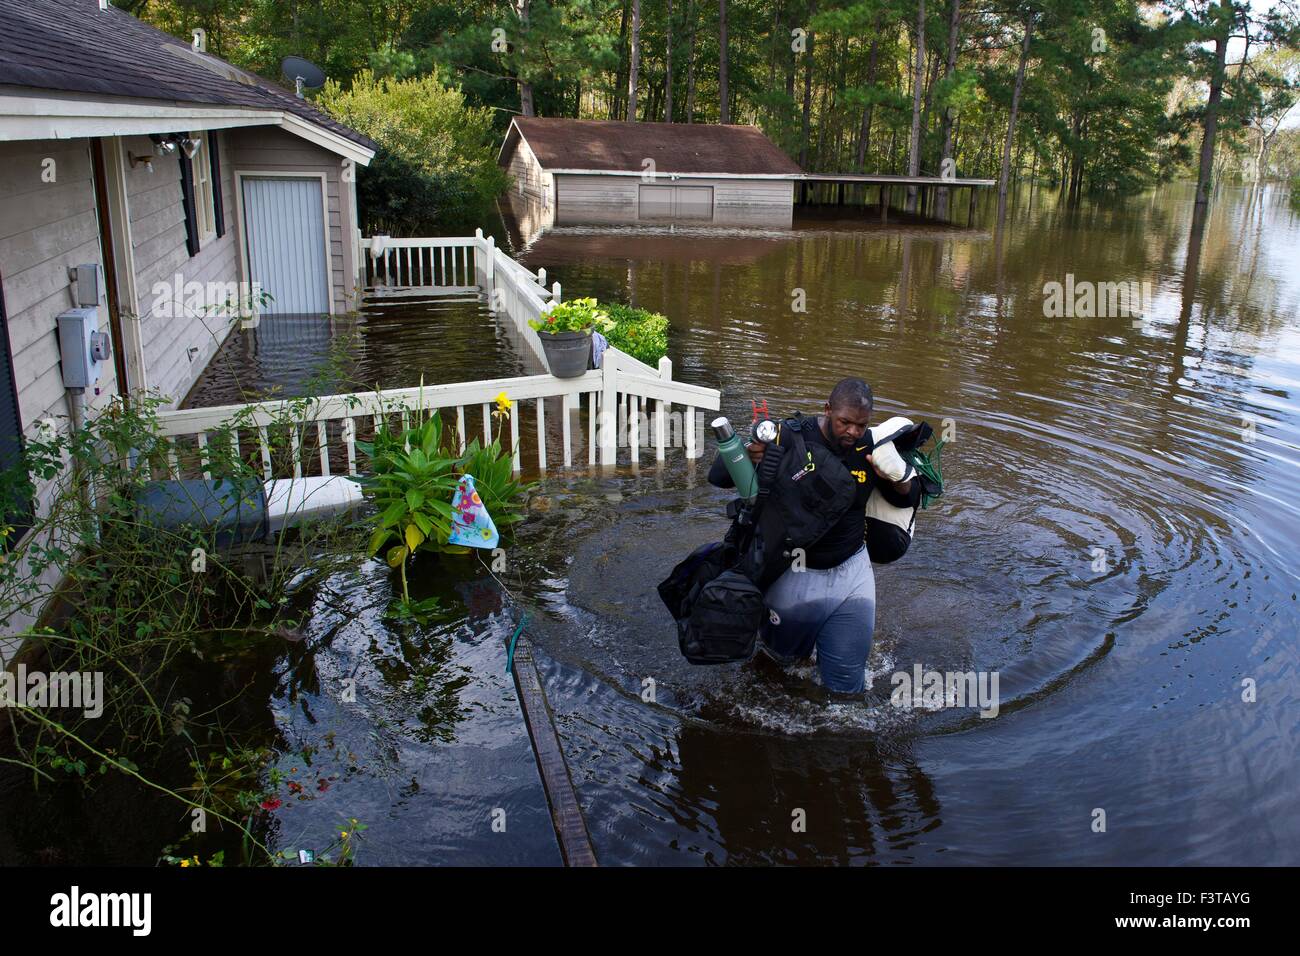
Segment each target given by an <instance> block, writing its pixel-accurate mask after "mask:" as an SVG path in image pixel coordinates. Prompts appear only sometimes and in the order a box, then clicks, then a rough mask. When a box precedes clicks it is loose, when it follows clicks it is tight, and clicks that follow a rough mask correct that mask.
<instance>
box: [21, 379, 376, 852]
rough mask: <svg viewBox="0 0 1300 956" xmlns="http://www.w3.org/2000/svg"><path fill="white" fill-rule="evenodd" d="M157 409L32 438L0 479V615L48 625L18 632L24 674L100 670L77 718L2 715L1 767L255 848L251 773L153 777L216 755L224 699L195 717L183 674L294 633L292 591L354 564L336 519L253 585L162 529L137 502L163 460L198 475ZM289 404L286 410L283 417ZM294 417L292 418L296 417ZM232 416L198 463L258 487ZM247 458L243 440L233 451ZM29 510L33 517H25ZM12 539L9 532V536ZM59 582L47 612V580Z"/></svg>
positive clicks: (125, 407) (193, 533)
mask: <svg viewBox="0 0 1300 956" xmlns="http://www.w3.org/2000/svg"><path fill="white" fill-rule="evenodd" d="M161 401H162V400H161V399H158V398H156V397H144V396H132V398H131V399H130V400H129V401H128V400H124V399H121V398H118V399H114V401H113V402H112V404H111V405H110V406H109V407H108V408H107V409H104V410H102V411H99V412H98V413H97V414H95V415H94V416H92V417H91V418H90V419H89V420H88V421H87V422H86V423H85V424H84V425H83V426H82V427H80V428H76V429H67V428H56V429H54V430H53V431H50V432H48V433H40V432H38V433H36V434H33V435H30V436H29V437H28V439H27V440H26V441H25V442H24V444H23V447H22V449H21V452H20V457H19V460H18V462H17V463H16V464H15V465H14V466H13V467H11V468H9V469H6V470H5V471H4V472H2V473H0V513H6V514H15V513H22V512H24V509H25V513H26V516H27V520H26V521H25V522H24V523H25V524H26V527H22V526H21V525H20V526H19V527H17V528H16V529H13V530H11V533H10V534H9V536H8V538H9V540H8V542H7V545H6V547H5V552H4V554H3V560H0V609H2V610H0V619H4V620H7V621H9V622H11V623H12V621H13V619H14V617H15V616H18V615H21V616H23V617H28V618H30V617H34V616H35V615H36V613H37V612H38V611H39V610H40V609H41V608H42V607H43V606H46V605H47V604H48V607H47V610H46V620H47V621H48V624H47V625H45V626H42V627H40V628H38V629H34V630H31V631H29V632H27V633H25V634H23V635H22V636H25V637H28V638H30V640H29V641H28V642H27V644H26V646H25V648H24V650H23V654H25V655H28V660H29V666H31V662H33V661H34V662H37V663H36V669H39V670H43V671H46V672H65V673H74V672H75V673H80V674H99V675H100V677H101V678H102V698H101V699H100V700H99V702H98V709H99V710H100V711H101V713H99V714H92V713H89V712H87V711H86V709H84V708H79V707H76V706H73V707H28V708H5V707H0V728H2V731H0V732H3V733H4V734H5V736H6V738H7V739H9V740H11V741H12V748H11V751H10V752H11V753H12V754H13V757H12V758H6V762H8V763H18V764H20V765H25V766H28V767H30V768H31V770H32V773H33V780H34V781H43V782H46V783H56V782H58V781H74V782H76V784H77V785H78V786H81V787H85V788H86V789H87V790H93V789H95V788H97V787H99V786H101V785H102V782H103V781H104V780H105V778H109V777H112V778H114V779H120V777H123V776H125V777H129V778H132V779H133V780H134V781H135V783H137V784H140V785H143V786H144V787H146V788H149V789H152V790H155V791H161V792H162V793H164V794H166V795H168V796H169V797H172V798H174V799H176V800H178V801H180V802H181V803H183V804H185V805H186V807H188V808H192V809H202V810H204V811H205V812H206V813H207V815H208V816H209V817H210V818H211V819H212V821H213V825H214V826H215V825H216V822H217V821H222V822H224V823H226V824H228V825H229V826H231V827H232V828H233V829H234V830H235V831H236V832H240V831H242V832H243V834H244V835H245V837H246V839H247V841H248V845H249V846H250V847H252V846H258V847H260V844H258V843H257V841H256V839H255V838H254V837H253V835H252V832H251V829H250V824H249V823H248V822H241V820H243V821H247V816H246V812H245V811H246V809H247V804H248V800H247V797H248V795H249V794H250V793H253V792H256V789H257V782H256V777H255V773H254V772H252V771H241V772H234V771H229V770H227V771H226V772H224V773H223V774H221V775H220V778H217V777H213V778H210V779H211V781H212V785H211V786H205V787H203V788H200V789H195V790H193V791H192V793H193V795H192V796H189V795H186V793H185V792H183V788H182V789H181V790H178V789H175V788H174V787H169V786H167V785H166V784H165V783H164V782H160V781H161V780H165V779H166V778H167V775H168V774H169V773H171V772H172V770H173V769H174V768H175V766H176V764H177V757H178V756H184V755H185V754H186V753H187V752H188V753H189V754H190V755H191V757H190V762H191V764H197V765H203V766H208V765H210V764H211V760H210V759H209V758H207V757H205V756H204V754H207V753H209V751H210V750H212V749H213V748H215V749H216V750H217V751H218V752H223V751H224V750H225V748H226V743H225V741H226V740H227V726H228V724H227V721H228V720H230V719H231V718H230V717H229V716H228V713H229V712H230V711H235V712H237V711H238V707H236V706H235V700H237V699H238V696H239V694H238V692H236V693H235V694H234V695H233V696H232V698H231V700H229V701H225V702H224V703H217V704H216V705H215V706H206V705H205V706H204V707H203V708H202V711H201V712H200V713H195V712H193V710H194V708H193V707H192V701H191V700H190V699H189V698H187V697H183V696H181V695H180V692H179V687H180V686H181V680H182V676H183V675H186V674H190V673H193V672H194V671H195V670H196V669H198V668H199V667H200V666H201V665H203V664H204V663H205V662H206V661H207V657H206V654H207V653H208V652H209V650H210V649H211V648H212V646H213V644H214V643H216V640H215V638H214V635H216V634H240V635H245V636H246V637H247V638H248V641H249V643H257V642H261V643H265V642H267V641H268V640H269V639H270V638H271V635H272V634H273V633H275V632H277V631H281V630H285V629H290V628H293V627H296V624H297V620H296V617H295V616H294V613H293V611H292V608H291V604H290V593H291V592H290V581H291V580H293V581H295V582H297V583H298V584H303V585H305V586H308V587H310V586H311V584H310V583H311V582H313V581H317V580H319V579H320V577H321V576H323V575H326V574H329V573H332V572H334V571H337V570H339V568H341V567H346V566H350V565H352V564H354V563H355V561H354V559H353V554H354V553H355V552H356V550H358V548H357V546H356V544H354V543H353V542H352V536H351V534H350V533H349V532H348V531H347V530H346V529H345V528H343V527H342V526H340V525H337V524H335V523H332V522H320V523H314V524H313V525H312V527H311V528H310V529H308V530H306V531H303V532H293V533H292V534H293V536H294V537H293V542H292V543H290V541H289V539H288V536H287V535H280V536H279V537H277V538H276V539H273V540H272V541H270V542H268V543H267V544H266V546H265V548H264V549H263V550H262V551H261V552H260V557H261V558H263V559H265V560H264V562H263V567H264V570H265V573H264V574H261V573H257V574H255V573H254V572H253V571H251V570H250V569H248V568H246V567H245V566H244V565H243V563H242V562H241V561H238V560H232V559H231V558H230V557H229V556H228V555H227V554H226V553H225V552H224V551H223V549H222V548H221V547H219V546H218V542H217V541H216V537H215V536H216V533H217V532H216V531H215V530H214V529H209V528H206V527H187V526H181V527H179V528H165V527H161V526H159V525H158V524H157V523H155V522H154V521H152V520H151V519H150V518H148V517H147V516H146V515H145V514H143V513H142V512H140V510H139V506H138V502H139V501H140V499H141V496H142V494H143V493H144V492H145V491H146V490H147V488H148V486H149V485H150V484H151V483H152V482H153V481H154V480H155V476H156V475H165V474H166V472H167V470H168V467H169V464H170V462H171V460H173V458H174V460H175V461H176V462H177V465H178V467H179V468H180V469H181V471H182V474H184V473H186V472H187V471H188V472H189V473H194V471H196V470H198V469H199V468H200V467H201V466H200V465H199V463H198V460H197V456H196V454H195V452H196V449H194V448H193V447H192V446H190V447H184V446H181V445H180V444H179V443H177V442H175V441H173V440H171V439H168V438H166V437H164V436H163V435H162V434H161V428H160V424H159V422H158V418H157V407H158V405H159V404H160V403H161ZM300 411H301V409H300V408H294V407H293V406H291V407H290V409H288V410H287V411H286V414H287V415H289V416H296V415H298V414H299V412H300ZM293 420H296V418H294V419H293ZM250 424H251V423H250V422H249V421H248V419H247V417H246V416H242V417H241V416H236V418H235V419H233V420H232V421H231V422H229V423H227V424H226V425H225V426H222V427H219V428H216V429H213V430H212V431H210V432H209V433H208V437H209V443H208V445H207V449H206V456H207V457H206V463H205V466H206V467H207V469H208V470H209V471H210V472H211V474H212V477H213V480H214V481H222V482H229V483H231V484H233V485H235V486H237V487H239V486H243V485H244V484H246V483H251V484H256V485H258V486H260V484H261V477H260V462H254V461H253V460H252V459H253V457H254V456H256V455H257V454H258V453H257V452H253V454H252V455H249V456H247V457H244V456H241V455H239V454H236V453H235V451H234V448H235V444H236V443H235V441H234V438H235V436H236V434H237V433H238V431H239V430H240V429H241V428H247V427H250ZM266 425H267V430H268V439H267V441H268V450H269V451H270V452H271V453H272V455H273V456H279V455H281V454H282V453H283V451H284V446H285V445H286V444H287V443H288V442H289V433H288V429H287V425H286V423H285V422H284V421H279V420H277V421H275V422H271V423H266ZM243 447H244V448H245V449H249V448H250V447H252V448H255V447H256V446H255V443H251V442H248V441H247V440H246V441H245V444H244V446H243ZM33 498H36V499H38V500H39V501H40V503H41V506H40V508H38V509H32V508H30V507H26V505H27V503H28V502H30V501H31V500H32V499H33ZM20 532H21V533H20ZM58 580H62V581H63V585H62V587H61V588H60V590H59V594H58V597H57V599H56V600H55V601H53V602H49V601H48V599H49V597H50V585H51V582H52V581H58Z"/></svg>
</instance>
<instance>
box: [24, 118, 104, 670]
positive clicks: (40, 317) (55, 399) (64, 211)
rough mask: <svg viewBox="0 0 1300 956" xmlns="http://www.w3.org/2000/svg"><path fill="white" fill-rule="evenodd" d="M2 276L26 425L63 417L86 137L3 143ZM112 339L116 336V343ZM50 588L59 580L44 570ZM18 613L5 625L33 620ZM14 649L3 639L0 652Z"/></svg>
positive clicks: (88, 207)
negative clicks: (62, 361)
mask: <svg viewBox="0 0 1300 956" xmlns="http://www.w3.org/2000/svg"><path fill="white" fill-rule="evenodd" d="M46 159H51V160H53V161H54V166H53V167H52V169H53V174H54V181H53V182H43V181H42V178H41V172H42V169H43V168H44V167H43V161H44V160H46ZM0 169H3V170H4V171H5V175H4V176H3V177H0V279H2V280H3V285H4V300H5V315H6V317H7V326H8V330H9V348H10V350H11V353H12V355H13V363H14V378H15V384H16V385H17V389H18V410H19V416H20V418H21V420H22V425H23V431H24V433H26V434H28V435H31V434H33V432H34V430H35V428H36V425H37V422H38V421H39V420H40V419H43V418H53V419H56V420H58V421H59V422H60V424H62V425H65V426H66V423H67V419H68V417H69V415H70V414H71V408H70V407H69V404H68V395H67V392H66V391H65V390H64V388H63V373H62V369H61V368H60V365H59V345H58V325H57V322H56V318H57V316H58V315H59V313H60V312H64V311H66V310H68V309H70V308H72V307H73V306H74V305H75V304H76V303H75V301H74V300H73V297H72V291H71V283H70V282H69V279H68V269H69V268H70V267H72V266H76V265H80V264H82V263H86V262H94V263H99V264H100V265H101V266H102V264H103V260H102V259H101V257H100V249H99V227H98V220H97V218H96V214H95V189H94V181H93V179H92V174H91V164H90V143H89V141H88V140H85V139H78V140H65V141H36V142H16V143H0ZM100 328H101V329H104V330H105V331H107V329H108V311H107V309H101V310H100ZM115 344H116V343H115ZM99 390H100V394H99V395H95V394H93V391H92V392H91V393H90V394H87V396H86V398H87V401H88V402H89V403H90V405H91V407H92V408H100V407H103V405H104V404H106V403H107V401H108V400H109V398H110V397H111V396H112V395H113V394H115V393H116V390H117V384H116V376H115V374H114V370H113V364H112V363H111V362H108V363H105V365H104V376H103V378H102V379H101V381H100V386H99ZM50 489H51V486H50V485H46V486H45V487H43V488H42V489H40V493H39V496H38V507H41V508H45V507H47V506H48V503H49V502H48V498H49V497H50V494H49V492H50ZM46 577H47V580H44V581H43V582H42V583H43V584H44V585H45V586H46V587H50V588H52V587H53V586H54V585H55V584H56V583H57V580H56V579H55V578H54V576H53V575H47V576H46ZM32 623H33V621H32V620H30V619H21V620H20V619H15V620H13V621H11V622H10V625H9V628H8V630H9V631H10V632H16V631H18V630H21V629H22V628H24V627H27V626H29V625H30V624H32ZM15 649H16V646H15V645H14V644H12V643H10V642H5V641H0V660H3V659H4V657H5V656H6V655H7V653H9V652H12V651H13V650H15Z"/></svg>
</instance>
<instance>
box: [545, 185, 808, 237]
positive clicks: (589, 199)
mask: <svg viewBox="0 0 1300 956" xmlns="http://www.w3.org/2000/svg"><path fill="white" fill-rule="evenodd" d="M555 180H556V188H557V195H558V202H557V205H556V210H555V221H556V222H557V223H624V222H637V221H639V219H640V186H641V178H640V177H639V176H600V175H576V174H567V173H560V174H557V175H556V176H555ZM654 183H655V184H656V185H662V186H667V185H674V184H675V185H681V186H709V187H712V189H713V217H712V220H708V221H712V222H713V223H714V224H715V225H726V226H764V227H788V226H789V225H790V223H791V222H792V221H793V217H794V184H793V183H792V182H791V181H789V180H782V179H709V178H703V177H691V178H689V179H677V180H673V179H670V178H669V177H667V176H659V177H657V178H656V179H655V180H654ZM647 218H652V219H656V220H658V221H660V222H663V221H665V220H663V219H662V218H661V217H660V216H657V215H656V216H650V217H647ZM683 221H684V222H685V221H690V222H695V223H698V222H701V221H706V220H700V219H696V218H693V217H692V218H691V219H689V220H687V219H683Z"/></svg>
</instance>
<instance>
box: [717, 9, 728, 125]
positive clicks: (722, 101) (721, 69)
mask: <svg viewBox="0 0 1300 956" xmlns="http://www.w3.org/2000/svg"><path fill="white" fill-rule="evenodd" d="M718 109H719V117H718V122H719V123H722V124H723V125H724V126H725V125H726V124H727V123H730V122H731V102H730V98H729V93H728V91H727V0H718Z"/></svg>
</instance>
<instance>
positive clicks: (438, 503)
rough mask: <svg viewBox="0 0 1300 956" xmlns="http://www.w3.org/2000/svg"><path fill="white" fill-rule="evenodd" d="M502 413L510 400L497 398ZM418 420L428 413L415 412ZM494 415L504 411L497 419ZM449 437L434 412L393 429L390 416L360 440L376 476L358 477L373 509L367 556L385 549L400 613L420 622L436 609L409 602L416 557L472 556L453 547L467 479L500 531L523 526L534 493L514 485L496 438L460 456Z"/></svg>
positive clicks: (508, 457)
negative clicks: (395, 577)
mask: <svg viewBox="0 0 1300 956" xmlns="http://www.w3.org/2000/svg"><path fill="white" fill-rule="evenodd" d="M497 401H498V406H499V407H508V400H506V399H504V398H498V400H497ZM413 414H414V415H415V416H416V417H417V419H418V418H420V417H422V416H424V413H423V412H422V411H418V410H417V411H416V412H414V413H413ZM493 414H494V415H500V414H503V412H494V413H493ZM452 440H453V436H452V435H450V434H444V431H443V425H442V417H441V415H439V413H438V412H437V411H434V412H431V413H429V414H428V415H427V417H424V420H423V421H421V422H418V423H417V424H415V425H412V426H410V427H407V428H405V429H403V430H400V431H398V430H394V429H393V428H392V427H391V425H390V423H389V420H388V418H387V417H385V418H384V419H383V420H382V422H381V424H380V426H379V427H378V429H376V432H375V436H374V439H373V440H372V441H368V442H367V441H357V447H358V448H359V449H361V451H363V452H364V453H365V454H366V455H368V456H369V457H370V459H371V466H370V467H371V473H370V474H367V475H363V476H359V477H356V478H354V479H353V480H354V481H356V482H358V483H359V484H360V485H361V487H362V489H363V490H364V491H365V494H366V496H367V497H368V498H369V499H370V500H371V501H372V502H373V504H374V506H375V517H374V519H373V522H372V529H371V533H370V542H369V546H368V548H367V553H368V554H369V555H370V556H371V557H374V556H375V555H377V554H379V552H380V551H381V550H383V549H385V548H387V550H386V551H385V552H384V558H385V560H386V561H387V562H388V566H389V567H391V568H394V569H397V570H399V571H400V572H401V580H402V601H401V603H400V604H399V605H398V607H397V613H398V614H399V615H405V616H416V617H418V616H419V612H424V611H429V610H432V608H433V605H432V604H431V603H430V599H426V600H425V601H424V602H415V603H413V602H412V601H411V596H410V591H409V589H408V586H407V579H406V565H407V562H408V561H409V560H411V559H412V558H414V556H415V554H416V552H419V551H432V552H440V553H444V554H467V553H469V551H470V550H471V549H469V548H467V547H464V546H461V545H454V544H451V543H450V537H451V531H452V517H453V512H452V507H451V502H452V498H453V497H454V496H455V493H456V488H457V486H458V485H459V482H460V477H461V476H462V475H466V474H468V475H473V476H474V483H475V488H476V490H477V491H478V493H479V497H480V498H482V499H483V503H484V506H485V507H486V508H487V510H488V514H490V515H491V516H492V520H493V521H494V522H495V523H496V525H497V528H498V530H499V531H502V532H503V533H504V529H505V528H507V527H508V526H509V525H511V524H514V523H515V522H517V521H519V519H520V518H521V517H522V514H521V498H522V496H523V494H524V493H525V492H526V491H527V490H528V486H526V485H522V484H520V483H519V482H518V481H516V480H515V477H514V472H513V456H512V455H510V454H509V453H506V452H504V451H503V450H502V448H501V444H500V441H499V440H498V439H493V441H492V443H491V444H490V445H488V446H487V447H486V448H484V447H482V445H481V443H480V442H479V440H478V439H477V438H475V439H474V440H473V441H471V442H469V444H468V445H466V448H465V452H464V454H462V455H457V454H456V453H455V451H454V449H453V448H451V447H450V444H451V442H452Z"/></svg>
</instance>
